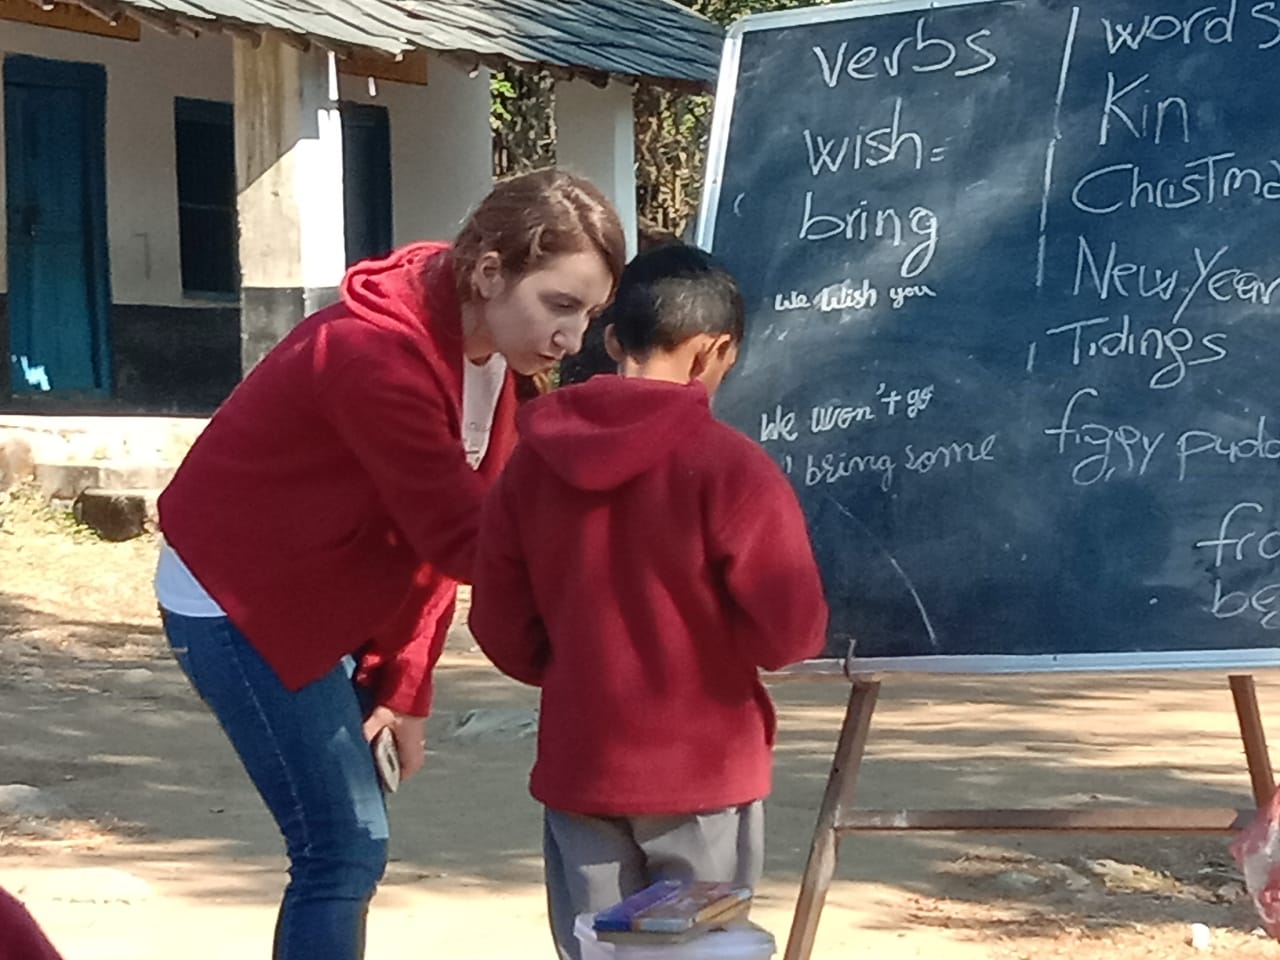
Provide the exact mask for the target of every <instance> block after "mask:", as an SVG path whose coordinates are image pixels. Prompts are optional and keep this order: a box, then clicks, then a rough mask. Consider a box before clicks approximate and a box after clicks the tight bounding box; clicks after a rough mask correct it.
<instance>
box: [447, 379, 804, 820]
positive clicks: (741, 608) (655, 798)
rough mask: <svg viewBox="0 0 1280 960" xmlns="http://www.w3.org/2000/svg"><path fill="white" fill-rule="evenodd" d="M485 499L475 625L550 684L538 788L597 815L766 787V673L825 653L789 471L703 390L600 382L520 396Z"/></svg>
mask: <svg viewBox="0 0 1280 960" xmlns="http://www.w3.org/2000/svg"><path fill="white" fill-rule="evenodd" d="M519 429H520V437H521V442H520V445H519V446H518V447H517V448H516V452H515V454H514V455H513V456H512V458H511V462H510V464H509V465H508V467H507V469H506V471H505V472H504V473H503V474H502V476H501V477H500V478H499V480H498V483H497V484H496V485H495V486H494V489H493V491H492V492H491V494H490V496H489V498H488V500H487V501H486V503H485V511H484V520H483V523H482V527H481V534H480V548H479V554H478V557H477V560H476V579H475V586H474V592H473V597H472V609H471V629H472V631H473V632H474V633H475V635H476V639H477V640H478V641H479V643H480V646H481V647H482V648H483V649H484V651H485V652H486V653H487V654H488V655H489V657H490V658H491V659H492V660H493V662H494V663H495V664H496V665H497V666H498V668H499V669H501V670H502V671H504V672H505V673H507V674H509V675H510V676H512V677H514V678H516V679H517V680H521V681H523V682H525V683H528V684H533V685H535V686H540V687H541V688H542V711H541V717H540V721H539V730H538V756H537V761H536V763H535V765H534V768H533V774H532V777H531V779H530V790H531V792H532V793H533V795H534V796H535V797H536V798H537V799H539V800H541V801H542V802H543V803H545V804H546V805H547V806H549V807H554V808H556V809H559V810H566V811H570V812H575V813H584V814H591V815H597V816H629V815H643V814H676V813H692V812H695V811H700V810H711V809H717V808H721V807H725V806H731V805H735V804H740V803H746V802H749V801H752V800H757V799H759V798H761V797H764V796H766V795H767V794H768V793H769V789H770V782H771V776H770V775H771V753H772V745H773V739H774V731H775V718H774V711H773V704H772V702H771V701H770V699H769V695H768V693H767V692H766V691H765V689H764V686H763V685H762V684H761V682H760V678H759V675H758V669H759V668H765V669H776V668H778V667H781V666H783V665H785V664H787V663H791V662H793V661H796V660H801V659H803V658H805V657H809V656H815V655H817V654H818V653H819V651H820V650H821V649H822V645H823V640H824V635H825V632H826V626H827V605H826V602H825V600H824V598H823V593H822V584H821V581H820V579H819V574H818V569H817V565H816V564H815V562H814V558H813V552H812V549H811V547H810V544H809V538H808V535H807V532H806V529H805V521H804V516H803V514H802V513H801V511H800V507H799V505H798V503H797V502H796V498H795V494H794V493H793V491H792V489H791V486H790V484H789V483H788V482H787V479H786V478H785V477H784V476H783V474H782V472H781V471H780V470H779V469H778V467H777V466H776V465H775V464H774V463H773V461H772V460H771V459H770V458H769V456H768V455H767V454H766V453H765V452H764V450H763V449H761V448H760V447H759V446H757V445H756V444H754V443H752V442H751V441H750V440H748V439H747V438H746V437H744V436H743V435H742V434H740V433H738V432H737V431H735V430H733V429H731V428H730V427H728V426H726V425H724V424H722V423H720V422H719V421H717V420H715V419H714V418H713V417H712V415H711V410H710V406H709V403H708V398H707V392H706V390H705V389H704V388H703V387H702V386H701V384H697V383H695V384H690V385H680V384H672V383H663V382H659V381H653V380H642V379H628V378H622V377H612V376H603V377H595V378H594V379H592V380H590V381H588V382H587V383H585V384H581V385H578V386H573V387H567V388H565V389H562V390H557V391H556V392H555V393H552V394H551V395H549V396H546V397H543V398H541V399H538V400H535V401H533V402H532V403H530V404H528V405H527V406H526V407H525V408H524V410H523V412H522V413H521V415H520V418H519Z"/></svg>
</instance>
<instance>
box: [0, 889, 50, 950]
mask: <svg viewBox="0 0 1280 960" xmlns="http://www.w3.org/2000/svg"><path fill="white" fill-rule="evenodd" d="M0 960H62V955H61V954H60V953H58V951H57V950H55V949H54V947H53V944H52V943H50V942H49V938H48V937H46V936H45V935H44V931H43V930H41V929H40V925H39V924H38V923H36V921H35V918H34V917H33V916H31V914H30V913H28V912H27V908H26V907H25V906H23V905H22V902H21V901H20V900H18V898H17V897H15V896H13V895H12V894H10V893H9V892H8V891H6V890H4V889H3V888H0Z"/></svg>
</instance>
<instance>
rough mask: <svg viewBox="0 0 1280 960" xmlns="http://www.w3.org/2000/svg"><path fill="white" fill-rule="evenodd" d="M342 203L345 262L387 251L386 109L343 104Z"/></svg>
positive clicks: (388, 174)
mask: <svg viewBox="0 0 1280 960" xmlns="http://www.w3.org/2000/svg"><path fill="white" fill-rule="evenodd" d="M341 114H342V202H343V207H344V209H343V220H344V222H345V224H346V241H347V243H346V247H347V263H348V264H352V263H355V262H356V261H357V260H364V259H366V258H368V257H382V256H385V255H386V254H388V253H390V252H391V234H392V227H391V123H390V120H389V118H388V114H387V108H386V107H377V106H371V105H369V104H364V103H343V104H342V106H341Z"/></svg>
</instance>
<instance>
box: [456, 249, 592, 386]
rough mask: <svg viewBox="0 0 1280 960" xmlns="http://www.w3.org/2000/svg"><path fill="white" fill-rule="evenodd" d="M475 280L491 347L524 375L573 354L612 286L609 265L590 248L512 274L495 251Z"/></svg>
mask: <svg viewBox="0 0 1280 960" xmlns="http://www.w3.org/2000/svg"><path fill="white" fill-rule="evenodd" d="M474 281H475V291H476V294H477V295H478V299H479V306H480V310H481V316H482V318H483V326H484V329H485V332H486V333H487V334H488V339H489V341H490V345H491V346H492V348H493V349H494V350H495V351H497V352H498V353H501V354H502V355H503V356H504V357H506V358H507V363H508V364H509V365H510V367H511V369H513V370H515V371H516V372H517V373H521V374H525V375H526V376H527V375H529V374H533V373H540V372H542V371H545V370H549V369H551V368H552V367H553V366H555V365H556V364H557V363H559V362H560V360H561V358H563V357H564V356H565V354H569V353H577V352H578V348H579V347H581V346H582V337H583V334H584V333H586V330H587V323H588V322H589V321H590V320H591V318H592V317H594V316H595V315H596V314H598V313H599V312H600V311H601V310H603V309H604V308H605V307H606V306H607V305H608V302H609V296H610V293H611V292H612V290H613V277H612V275H611V274H610V273H609V268H608V266H607V265H606V264H605V261H604V258H603V257H602V256H600V254H599V253H597V252H596V251H594V250H591V251H580V252H578V253H565V254H561V255H560V256H557V257H552V258H551V259H550V260H547V261H546V262H545V263H543V264H542V266H540V267H538V268H537V269H535V270H531V271H529V272H528V273H526V274H524V275H522V276H514V277H513V276H511V275H510V274H507V273H505V272H504V271H503V270H502V268H501V265H500V264H499V262H498V260H497V255H496V254H486V255H485V256H484V257H481V259H480V261H479V262H478V263H477V264H476V272H475V277H474Z"/></svg>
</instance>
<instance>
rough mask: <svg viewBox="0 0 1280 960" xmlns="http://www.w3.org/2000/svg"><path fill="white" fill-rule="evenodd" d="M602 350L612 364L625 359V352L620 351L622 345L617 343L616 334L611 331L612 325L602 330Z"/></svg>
mask: <svg viewBox="0 0 1280 960" xmlns="http://www.w3.org/2000/svg"><path fill="white" fill-rule="evenodd" d="M604 350H605V353H607V354H609V359H610V360H612V361H613V362H614V363H622V361H623V360H625V359H626V358H627V352H626V351H625V350H623V349H622V344H620V343H619V342H618V334H617V332H616V331H615V330H614V329H613V324H612V323H611V324H609V325H608V326H607V327H605V328H604Z"/></svg>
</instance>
